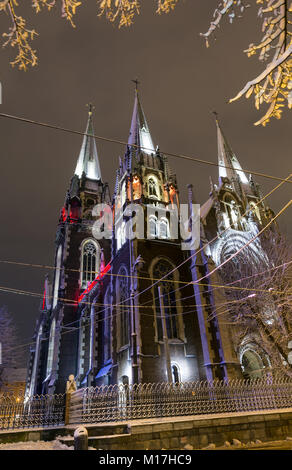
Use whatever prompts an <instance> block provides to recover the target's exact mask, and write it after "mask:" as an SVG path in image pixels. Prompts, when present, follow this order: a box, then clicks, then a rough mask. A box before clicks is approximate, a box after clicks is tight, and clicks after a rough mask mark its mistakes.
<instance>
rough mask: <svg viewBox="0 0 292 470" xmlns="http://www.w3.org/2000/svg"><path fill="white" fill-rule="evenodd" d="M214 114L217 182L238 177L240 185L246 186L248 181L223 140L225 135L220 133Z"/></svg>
mask: <svg viewBox="0 0 292 470" xmlns="http://www.w3.org/2000/svg"><path fill="white" fill-rule="evenodd" d="M214 114H215V117H216V126H217V140H218V164H219V182H221V178H222V177H225V178H229V179H230V180H232V178H235V177H236V175H238V176H239V179H240V182H241V183H243V184H248V179H247V177H246V175H245V173H244V172H243V171H242V168H241V166H240V163H239V161H238V160H237V158H236V156H235V154H234V153H233V150H232V149H231V147H230V146H229V144H228V142H227V140H226V138H225V135H224V134H223V132H222V129H221V127H220V124H219V121H218V115H217V113H214ZM240 170H241V171H240Z"/></svg>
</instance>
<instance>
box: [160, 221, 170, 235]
mask: <svg viewBox="0 0 292 470" xmlns="http://www.w3.org/2000/svg"><path fill="white" fill-rule="evenodd" d="M159 238H163V239H165V238H169V224H168V220H167V219H166V218H165V217H162V218H161V219H160V221H159Z"/></svg>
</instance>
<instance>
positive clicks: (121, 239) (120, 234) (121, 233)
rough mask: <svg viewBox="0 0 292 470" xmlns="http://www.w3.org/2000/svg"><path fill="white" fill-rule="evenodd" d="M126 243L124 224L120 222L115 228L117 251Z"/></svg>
mask: <svg viewBox="0 0 292 470" xmlns="http://www.w3.org/2000/svg"><path fill="white" fill-rule="evenodd" d="M125 242H126V227H125V223H124V222H121V223H120V224H119V225H118V227H117V250H119V249H120V248H121V247H122V246H123V245H124V244H125Z"/></svg>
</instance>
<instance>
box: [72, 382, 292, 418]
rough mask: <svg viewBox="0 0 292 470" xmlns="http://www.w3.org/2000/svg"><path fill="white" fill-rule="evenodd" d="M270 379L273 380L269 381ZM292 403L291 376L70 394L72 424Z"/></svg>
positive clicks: (113, 387)
mask: <svg viewBox="0 0 292 470" xmlns="http://www.w3.org/2000/svg"><path fill="white" fill-rule="evenodd" d="M270 381H271V380H270ZM291 407H292V382H291V380H286V379H273V380H272V383H267V379H257V380H253V381H250V380H233V381H229V382H228V383H226V382H221V381H218V382H217V381H215V382H191V383H179V384H167V383H159V384H139V385H128V386H124V385H111V386H102V387H90V388H84V389H80V390H77V391H76V392H74V393H72V395H71V402H70V413H69V423H70V424H77V423H84V424H85V423H100V422H107V421H124V420H132V419H141V418H158V417H167V416H186V415H199V414H210V413H227V412H231V413H232V412H234V413H236V412H240V411H256V410H268V409H277V408H291Z"/></svg>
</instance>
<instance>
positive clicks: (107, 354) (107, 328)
mask: <svg viewBox="0 0 292 470" xmlns="http://www.w3.org/2000/svg"><path fill="white" fill-rule="evenodd" d="M111 303H112V302H111V296H110V288H109V287H108V288H107V290H106V294H105V310H104V317H103V330H102V342H103V348H102V349H103V363H104V364H105V363H106V362H107V361H108V360H109V359H110V358H111V321H112V317H111Z"/></svg>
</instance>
